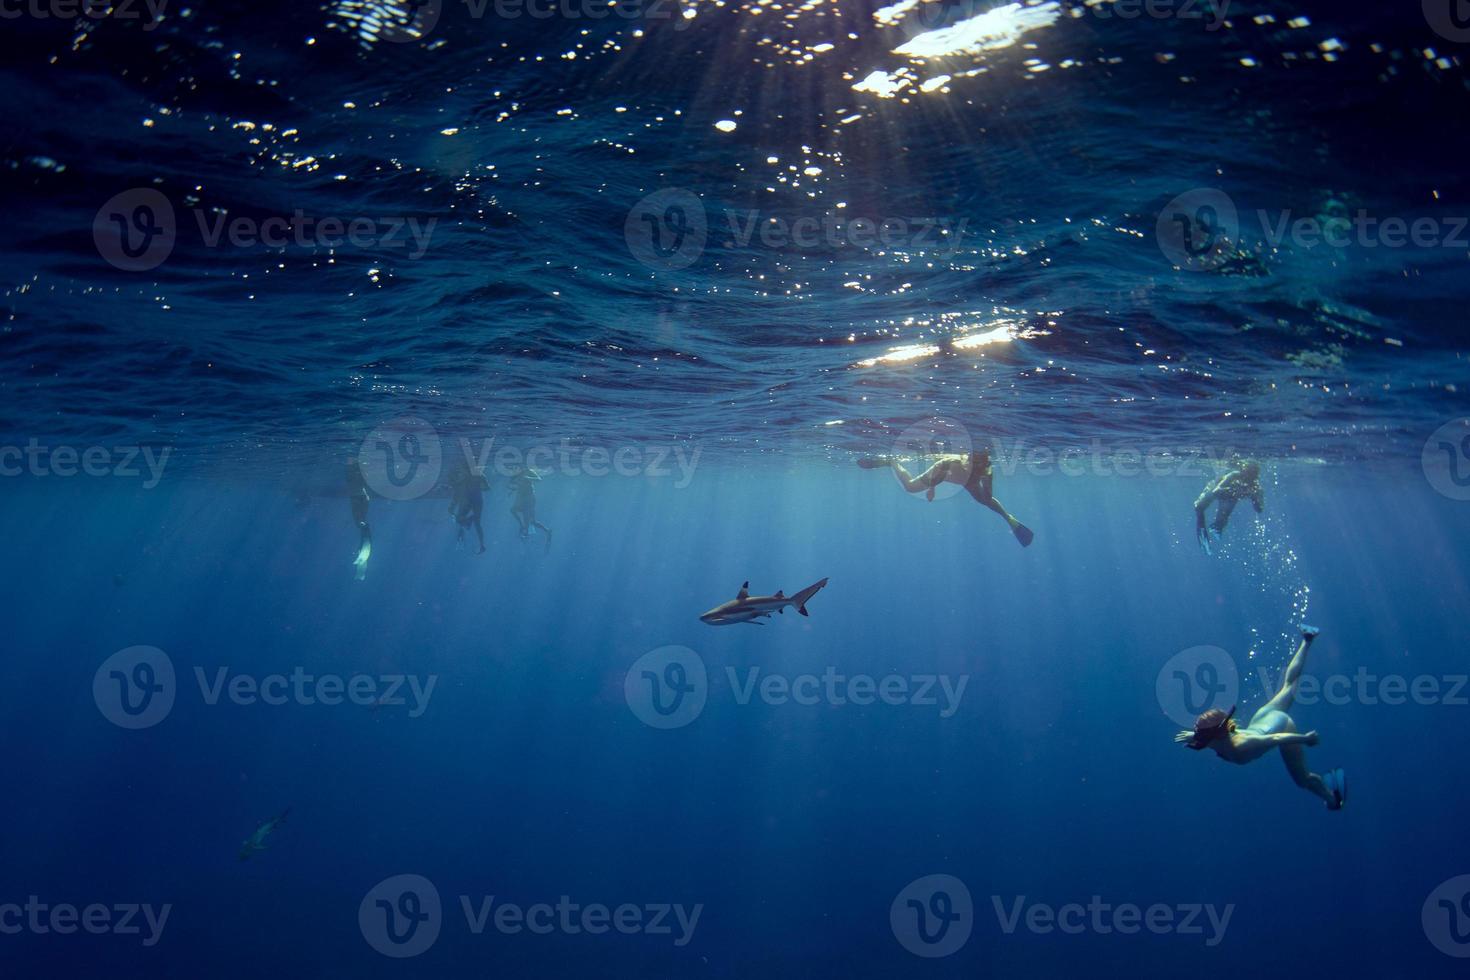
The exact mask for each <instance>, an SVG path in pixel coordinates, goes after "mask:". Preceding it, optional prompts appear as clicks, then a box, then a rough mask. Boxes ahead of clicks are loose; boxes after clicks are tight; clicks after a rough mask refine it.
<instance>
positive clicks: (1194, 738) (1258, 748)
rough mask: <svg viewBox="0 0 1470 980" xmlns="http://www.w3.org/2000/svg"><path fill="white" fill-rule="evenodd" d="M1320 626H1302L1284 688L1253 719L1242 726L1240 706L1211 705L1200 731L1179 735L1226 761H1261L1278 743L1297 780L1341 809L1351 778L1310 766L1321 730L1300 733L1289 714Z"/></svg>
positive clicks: (1198, 724)
mask: <svg viewBox="0 0 1470 980" xmlns="http://www.w3.org/2000/svg"><path fill="white" fill-rule="evenodd" d="M1318 632H1319V631H1318V630H1317V629H1316V628H1315V627H1312V626H1303V627H1302V642H1301V645H1300V646H1298V647H1297V648H1296V653H1295V654H1294V655H1293V656H1292V658H1291V663H1290V664H1289V665H1288V666H1287V668H1286V675H1285V676H1284V677H1283V678H1282V680H1281V690H1279V691H1277V692H1276V696H1275V697H1273V698H1272V699H1271V700H1270V701H1268V702H1266V704H1265V706H1264V707H1262V708H1261V709H1260V710H1259V711H1257V712H1256V713H1255V714H1254V715H1252V716H1251V721H1250V724H1249V725H1247V726H1246V727H1244V728H1239V727H1237V726H1236V724H1235V722H1234V721H1233V720H1232V719H1233V718H1234V716H1235V709H1234V708H1231V709H1230V712H1229V714H1227V713H1225V712H1224V711H1222V710H1220V709H1219V708H1211V709H1210V710H1209V711H1206V712H1205V713H1204V714H1202V715H1200V716H1199V718H1198V719H1196V720H1195V723H1194V731H1192V732H1188V731H1185V732H1180V733H1179V734H1178V735H1175V736H1174V741H1176V742H1178V743H1180V744H1181V745H1187V746H1189V747H1190V748H1191V749H1194V750H1195V751H1196V752H1198V751H1201V750H1203V749H1214V751H1215V754H1216V755H1218V756H1219V757H1220V758H1222V759H1224V760H1225V761H1226V762H1234V763H1235V764H1236V765H1242V766H1243V765H1245V764H1246V763H1247V762H1255V761H1256V760H1257V759H1259V758H1260V757H1261V756H1263V755H1265V754H1266V753H1267V752H1270V751H1271V750H1272V749H1277V748H1279V749H1280V750H1281V758H1282V759H1283V760H1284V761H1285V762H1286V771H1287V772H1289V773H1290V774H1291V780H1292V782H1294V783H1296V784H1297V785H1298V786H1300V787H1301V788H1302V789H1304V790H1306V791H1307V792H1309V793H1313V794H1315V795H1317V796H1318V797H1320V798H1321V799H1322V800H1323V802H1325V803H1326V804H1327V809H1329V810H1341V809H1342V808H1343V806H1345V805H1346V804H1347V778H1346V777H1345V776H1344V775H1343V771H1342V770H1341V769H1334V770H1332V771H1331V772H1329V773H1328V774H1327V775H1326V776H1319V775H1317V774H1316V773H1314V772H1312V771H1311V770H1310V769H1308V768H1307V750H1306V746H1314V745H1316V744H1317V741H1318V736H1317V733H1316V732H1315V731H1312V732H1307V733H1306V734H1305V735H1302V734H1299V733H1298V732H1297V728H1296V722H1294V721H1292V720H1291V715H1289V714H1287V711H1289V710H1290V709H1291V706H1292V705H1293V704H1294V703H1295V702H1296V692H1297V686H1298V685H1299V684H1300V683H1301V679H1302V668H1303V667H1304V666H1305V665H1306V661H1307V650H1308V648H1310V647H1311V645H1312V641H1313V640H1315V639H1316V638H1317V633H1318Z"/></svg>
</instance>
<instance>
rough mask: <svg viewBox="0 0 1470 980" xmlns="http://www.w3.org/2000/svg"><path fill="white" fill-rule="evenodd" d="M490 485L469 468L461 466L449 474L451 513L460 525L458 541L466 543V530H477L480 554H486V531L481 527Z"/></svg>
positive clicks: (476, 535)
mask: <svg viewBox="0 0 1470 980" xmlns="http://www.w3.org/2000/svg"><path fill="white" fill-rule="evenodd" d="M488 489H490V484H488V483H486V482H485V478H484V477H483V476H481V475H480V474H479V473H476V472H473V471H472V470H470V468H469V467H468V466H461V467H460V468H458V469H456V470H454V471H453V472H451V473H450V474H449V513H450V514H452V515H453V516H454V522H455V523H456V524H458V525H459V532H458V535H457V540H458V541H460V542H463V541H464V532H465V528H468V527H473V528H474V529H475V539H476V540H477V541H478V542H479V544H480V550H479V552H478V553H479V554H482V555H483V554H484V553H485V530H484V528H482V527H481V526H480V514H481V513H482V512H483V511H484V510H485V495H484V491H486V490H488Z"/></svg>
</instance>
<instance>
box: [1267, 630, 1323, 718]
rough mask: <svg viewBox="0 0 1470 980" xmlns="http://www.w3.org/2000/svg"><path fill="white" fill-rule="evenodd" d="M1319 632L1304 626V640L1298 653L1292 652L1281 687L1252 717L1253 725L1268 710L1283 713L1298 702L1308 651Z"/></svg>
mask: <svg viewBox="0 0 1470 980" xmlns="http://www.w3.org/2000/svg"><path fill="white" fill-rule="evenodd" d="M1317 632H1318V630H1317V629H1316V627H1313V626H1303V627H1302V642H1301V643H1300V644H1299V645H1298V646H1297V648H1296V653H1294V654H1292V657H1291V663H1289V664H1287V665H1286V673H1285V674H1283V675H1282V676H1281V689H1280V690H1279V691H1277V692H1276V694H1275V696H1274V697H1272V698H1271V700H1270V701H1267V702H1266V703H1265V705H1263V706H1262V707H1261V709H1260V710H1259V711H1257V712H1256V713H1255V715H1254V716H1253V717H1252V718H1251V727H1254V726H1255V723H1256V722H1255V719H1256V718H1259V717H1260V716H1261V715H1263V714H1265V713H1266V712H1268V711H1280V712H1282V713H1283V714H1284V713H1287V712H1290V711H1291V707H1292V705H1294V704H1295V703H1296V691H1297V687H1298V686H1300V684H1301V681H1302V669H1303V668H1304V667H1306V665H1307V651H1308V650H1309V649H1311V646H1312V641H1313V640H1315V639H1316V638H1317Z"/></svg>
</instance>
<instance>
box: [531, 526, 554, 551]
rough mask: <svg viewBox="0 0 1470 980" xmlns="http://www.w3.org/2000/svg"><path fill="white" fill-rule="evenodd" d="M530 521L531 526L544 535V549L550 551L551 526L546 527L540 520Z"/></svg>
mask: <svg viewBox="0 0 1470 980" xmlns="http://www.w3.org/2000/svg"><path fill="white" fill-rule="evenodd" d="M531 523H532V526H533V527H535V528H536V529H537V530H538V531H540V532H541V533H542V534H544V535H546V550H547V551H550V550H551V528H549V527H547V526H546V525H545V524H542V523H541V522H540V521H532V522H531Z"/></svg>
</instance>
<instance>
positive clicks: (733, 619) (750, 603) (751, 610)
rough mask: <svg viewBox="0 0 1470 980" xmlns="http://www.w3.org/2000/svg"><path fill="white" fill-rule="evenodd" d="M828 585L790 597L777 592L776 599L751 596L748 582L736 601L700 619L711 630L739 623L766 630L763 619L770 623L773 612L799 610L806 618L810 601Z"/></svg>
mask: <svg viewBox="0 0 1470 980" xmlns="http://www.w3.org/2000/svg"><path fill="white" fill-rule="evenodd" d="M826 584H827V580H826V579H822V580H821V581H820V582H818V583H817V584H816V585H808V586H807V587H806V588H804V589H802V590H801V591H800V592H798V593H796V595H793V596H788V595H786V594H785V593H784V592H777V593H776V594H775V595H751V594H750V583H749V582H746V583H745V584H744V585H742V586H740V592H739V594H738V595H736V596H735V598H734V599H731V600H730V601H729V602H725V603H721V604H720V605H718V606H715V608H713V609H711V610H710V611H709V612H707V613H705V614H704V615H703V616H700V617H699V619H700V621H701V622H705V623H708V624H709V625H711V626H733V625H734V624H735V623H751V624H753V625H755V626H764V625H765V623H762V622H760V620H761V619H770V618H771V613H773V612H778V613H784V612H785V611H786V607H787V606H795V607H796V611H797V612H799V613H801V614H802V615H803V616H805V615H807V611H806V601H807V600H808V599H810V598H811V597H812V596H814V595H816V594H817V593H818V592H820V591H821V590H822V588H823V587H824V586H825V585H826Z"/></svg>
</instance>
